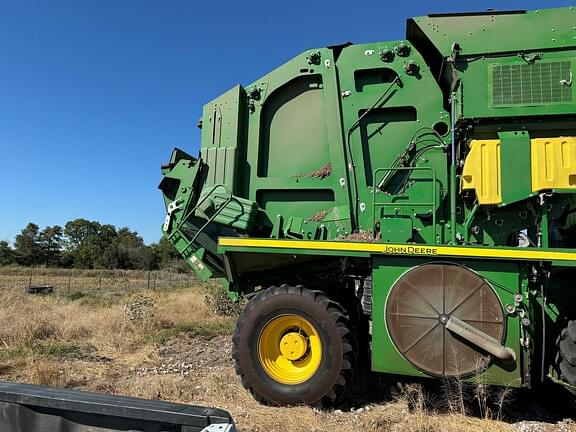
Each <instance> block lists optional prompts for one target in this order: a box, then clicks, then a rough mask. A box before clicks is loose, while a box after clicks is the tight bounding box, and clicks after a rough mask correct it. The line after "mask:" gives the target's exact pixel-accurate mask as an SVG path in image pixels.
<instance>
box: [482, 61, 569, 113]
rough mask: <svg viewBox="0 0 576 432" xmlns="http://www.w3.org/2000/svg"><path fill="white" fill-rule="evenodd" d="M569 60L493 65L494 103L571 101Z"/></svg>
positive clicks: (556, 102) (537, 103)
mask: <svg viewBox="0 0 576 432" xmlns="http://www.w3.org/2000/svg"><path fill="white" fill-rule="evenodd" d="M571 69H572V63H571V62H570V61H558V62H536V63H533V64H528V63H520V64H494V65H492V70H491V72H492V104H491V105H492V106H514V105H548V104H565V103H572V72H571Z"/></svg>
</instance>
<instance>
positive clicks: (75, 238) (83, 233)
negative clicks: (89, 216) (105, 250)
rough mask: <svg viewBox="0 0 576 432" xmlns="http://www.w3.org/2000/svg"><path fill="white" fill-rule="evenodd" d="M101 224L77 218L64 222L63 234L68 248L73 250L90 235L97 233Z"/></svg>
mask: <svg viewBox="0 0 576 432" xmlns="http://www.w3.org/2000/svg"><path fill="white" fill-rule="evenodd" d="M100 228H101V225H100V224H99V223H98V222H95V221H89V220H86V219H82V218H78V219H74V220H72V221H69V222H66V225H64V235H65V236H66V243H67V246H68V249H69V250H74V249H76V248H78V247H80V245H82V243H83V242H84V240H86V239H87V238H88V237H89V236H91V235H97V234H98V232H99V230H100Z"/></svg>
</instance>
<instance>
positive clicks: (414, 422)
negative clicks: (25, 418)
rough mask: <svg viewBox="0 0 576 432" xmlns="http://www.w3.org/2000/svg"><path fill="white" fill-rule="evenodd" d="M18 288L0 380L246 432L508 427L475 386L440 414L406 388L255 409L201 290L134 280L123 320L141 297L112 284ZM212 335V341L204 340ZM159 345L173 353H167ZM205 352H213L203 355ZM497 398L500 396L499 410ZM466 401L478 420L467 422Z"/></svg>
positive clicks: (6, 280) (10, 295)
mask: <svg viewBox="0 0 576 432" xmlns="http://www.w3.org/2000/svg"><path fill="white" fill-rule="evenodd" d="M25 284H26V282H25V281H22V280H21V275H11V274H8V275H7V274H2V272H0V304H1V305H2V307H1V308H0V379H3V380H16V381H22V382H30V383H38V384H44V385H52V386H59V387H69V388H80V389H86V390H93V391H102V392H109V393H115V394H126V395H132V396H137V397H144V398H148V399H163V400H170V401H177V402H184V403H190V404H198V405H211V406H217V407H220V408H224V409H226V410H228V411H229V412H230V413H231V414H232V416H233V417H234V418H235V421H236V423H237V425H238V426H239V430H241V431H250V432H258V431H267V432H268V431H270V432H272V431H278V432H281V431H290V432H310V431H316V432H324V431H326V432H339V431H350V430H358V431H366V432H369V431H374V432H375V431H399V432H400V431H421V432H432V431H458V432H461V431H464V430H466V431H507V430H514V429H513V428H512V426H510V425H509V424H508V423H505V422H502V421H497V420H492V419H499V418H501V417H502V412H501V410H499V409H498V397H496V403H495V404H492V405H491V404H488V403H487V402H486V401H487V400H488V399H489V398H488V395H489V392H490V390H489V389H488V388H485V387H480V386H478V387H477V388H478V389H480V390H479V392H478V394H477V397H476V400H472V401H471V402H469V403H468V405H464V404H463V403H462V404H461V405H460V404H459V403H456V405H455V406H452V407H450V406H449V407H448V408H446V405H447V404H446V403H444V402H445V401H446V400H448V399H450V396H446V395H444V396H442V395H440V396H438V395H434V394H429V393H427V392H426V391H425V390H423V388H422V387H421V386H419V385H414V384H413V385H409V386H406V387H404V388H403V389H402V390H399V391H396V392H395V393H394V394H392V395H391V396H387V397H384V398H381V400H384V402H378V403H376V402H371V403H368V402H367V403H365V404H363V406H362V407H360V408H357V409H351V410H348V411H345V412H342V411H319V410H315V409H312V408H309V407H295V408H274V407H266V406H262V405H260V404H258V403H257V402H255V401H254V399H253V398H252V397H251V395H250V394H249V393H248V392H246V391H245V390H244V389H243V388H242V386H241V384H240V382H239V380H238V378H237V377H236V375H235V374H234V371H233V367H232V364H231V362H230V360H229V359H228V356H229V346H225V345H226V344H225V342H223V341H228V336H221V335H228V334H229V333H230V331H231V328H232V325H233V317H230V316H218V315H216V314H214V313H213V311H212V309H213V307H214V304H213V303H212V302H206V301H205V296H206V293H207V292H209V290H207V286H206V285H201V284H196V285H194V286H193V287H191V288H188V289H173V290H159V291H151V290H147V289H146V284H145V281H142V285H141V288H140V289H139V290H137V295H140V296H144V297H143V298H146V299H148V300H149V303H150V304H152V306H150V307H149V308H148V309H146V308H144V309H145V310H143V312H142V314H141V316H140V318H139V319H136V320H131V319H130V318H129V316H128V315H129V314H127V313H126V308H125V305H131V304H135V303H137V304H140V303H138V301H137V300H138V299H142V297H135V293H134V292H132V291H130V292H126V291H123V290H122V288H121V287H118V288H116V289H109V290H83V291H78V292H71V293H68V292H67V291H66V290H58V289H57V290H56V292H55V293H54V294H51V295H46V296H37V295H28V294H25V293H24V290H23V289H22V288H23V287H24V286H25ZM148 300H147V301H148ZM144 303H145V304H148V303H146V301H145V302H144ZM138 307H140V306H138ZM213 337H216V339H212V340H213V342H212V344H211V343H210V342H207V341H208V340H211V338H213ZM175 342H176V343H175ZM166 347H169V348H170V349H172V351H173V353H172V354H166V351H165V350H166ZM209 348H211V349H213V350H215V351H214V352H212V353H211V354H210V355H211V357H205V355H206V353H207V352H208V351H209ZM172 351H171V352H172ZM168 355H170V356H175V358H174V359H172V357H170V358H168V357H167V356H168ZM186 355H188V357H186V358H189V359H191V360H188V361H189V362H191V363H192V367H191V368H190V369H189V373H188V372H186V373H185V374H180V373H170V372H169V373H147V374H143V373H140V372H139V371H140V370H142V368H144V367H146V368H156V367H158V368H160V369H161V367H162V365H163V364H164V363H166V362H168V361H171V360H174V361H182V360H181V359H182V358H184V357H185V356H186ZM192 359H193V360H192ZM194 363H195V364H196V366H194ZM378 391H379V390H376V391H375V393H376V394H377V393H378ZM452 396H453V395H452ZM491 397H492V396H491ZM439 399H442V401H444V402H442V401H439ZM473 399H474V398H473ZM374 400H378V398H376V399H374ZM505 400H506V396H505V395H504V396H502V403H500V407H502V406H503V405H504V403H505ZM474 404H477V405H478V406H479V407H480V409H479V410H477V411H479V413H478V414H477V415H476V416H469V415H466V414H468V411H469V409H468V408H467V407H470V406H472V407H474V406H475V405H474ZM448 405H449V404H448ZM495 407H496V408H495ZM568 427H570V425H568Z"/></svg>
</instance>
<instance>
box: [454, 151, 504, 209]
mask: <svg viewBox="0 0 576 432" xmlns="http://www.w3.org/2000/svg"><path fill="white" fill-rule="evenodd" d="M469 147H470V151H469V152H468V156H466V160H465V161H464V169H463V171H462V183H461V188H462V190H467V189H474V190H475V191H476V197H477V198H478V204H484V205H486V204H500V203H501V202H502V192H501V191H502V185H501V177H500V140H472V141H470V144H469Z"/></svg>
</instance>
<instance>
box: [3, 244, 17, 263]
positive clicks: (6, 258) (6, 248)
mask: <svg viewBox="0 0 576 432" xmlns="http://www.w3.org/2000/svg"><path fill="white" fill-rule="evenodd" d="M15 262H16V259H15V258H14V251H13V250H12V248H11V247H10V244H9V243H8V242H7V241H4V240H2V241H0V265H9V264H14V263H15Z"/></svg>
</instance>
